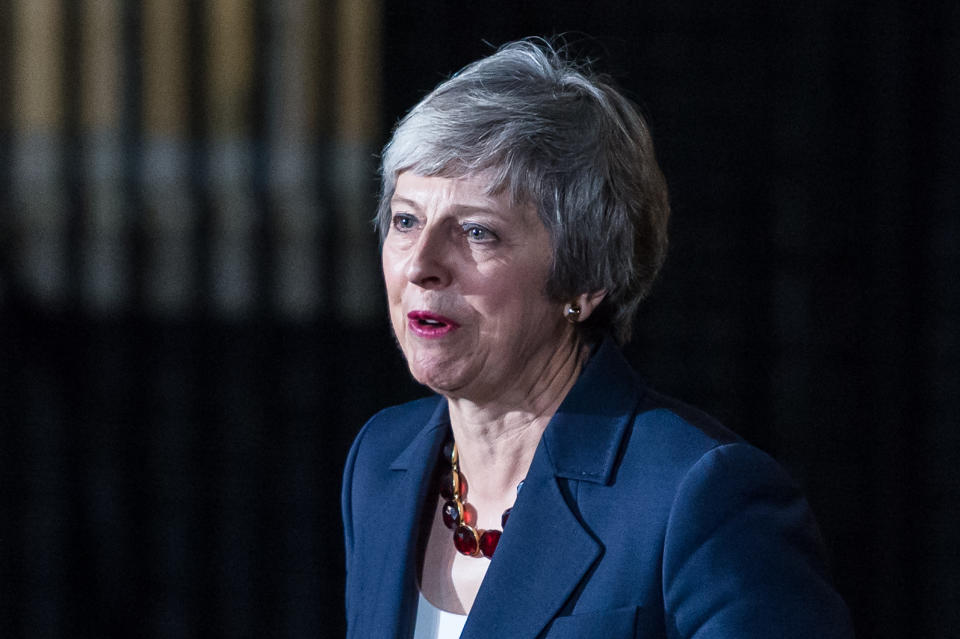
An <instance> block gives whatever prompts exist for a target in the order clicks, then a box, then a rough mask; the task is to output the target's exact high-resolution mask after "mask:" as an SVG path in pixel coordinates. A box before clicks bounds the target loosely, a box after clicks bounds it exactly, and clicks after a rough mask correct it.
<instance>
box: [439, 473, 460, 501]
mask: <svg viewBox="0 0 960 639" xmlns="http://www.w3.org/2000/svg"><path fill="white" fill-rule="evenodd" d="M459 479H460V474H459V473H458V472H457V471H455V470H451V471H450V472H449V473H446V474H444V476H443V477H441V478H440V496H441V497H443V498H444V499H453V496H454V495H455V494H456V493H457V492H458V491H459V489H460V487H459V486H458V485H457V484H458V480H459ZM461 495H462V493H461Z"/></svg>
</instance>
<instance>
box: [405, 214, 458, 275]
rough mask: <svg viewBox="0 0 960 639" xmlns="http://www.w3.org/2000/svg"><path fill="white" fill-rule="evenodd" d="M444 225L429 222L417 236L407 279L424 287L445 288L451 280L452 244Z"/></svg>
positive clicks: (409, 261)
mask: <svg viewBox="0 0 960 639" xmlns="http://www.w3.org/2000/svg"><path fill="white" fill-rule="evenodd" d="M448 244H449V243H448V242H447V241H445V236H444V228H443V226H442V225H441V226H433V225H430V224H428V225H427V226H426V227H425V228H424V229H423V230H422V231H421V232H420V236H419V237H418V238H417V242H416V244H414V246H413V247H412V249H411V251H410V259H409V260H408V261H407V269H406V276H407V279H408V280H409V281H410V282H412V283H413V284H416V285H417V286H420V287H422V288H429V289H437V288H444V287H446V286H448V285H449V284H450V281H451V273H452V271H451V265H450V263H449V260H450V248H451V247H450V246H449V245H448Z"/></svg>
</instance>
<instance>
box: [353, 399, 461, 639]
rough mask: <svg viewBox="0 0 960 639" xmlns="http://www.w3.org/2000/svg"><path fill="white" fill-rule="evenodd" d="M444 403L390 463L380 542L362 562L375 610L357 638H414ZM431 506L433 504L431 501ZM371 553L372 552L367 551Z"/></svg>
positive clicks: (442, 432) (443, 427) (444, 421)
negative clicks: (421, 550) (422, 539)
mask: <svg viewBox="0 0 960 639" xmlns="http://www.w3.org/2000/svg"><path fill="white" fill-rule="evenodd" d="M446 404H447V403H446V402H445V401H440V402H439V404H438V406H437V409H436V410H435V411H434V414H433V417H432V418H431V419H430V421H429V422H428V424H427V426H426V427H425V428H424V429H423V430H422V431H420V434H419V435H417V437H416V438H415V439H414V440H413V441H412V442H411V443H410V445H409V446H408V447H407V448H406V449H405V450H404V451H403V452H402V453H401V454H400V455H399V456H398V457H397V458H396V459H395V460H394V461H393V463H392V464H391V465H390V470H389V474H388V475H387V477H388V479H387V482H386V484H385V485H384V486H383V487H382V492H383V502H382V503H383V505H384V512H383V519H382V520H381V521H378V522H371V523H370V525H372V526H381V527H382V528H383V534H382V538H381V541H382V543H381V544H380V545H379V547H377V548H376V549H375V551H374V552H370V553H369V555H368V556H367V557H365V558H364V568H363V571H364V574H365V575H367V579H366V583H368V584H376V588H377V593H376V596H375V598H374V599H373V601H374V602H375V608H374V609H373V610H371V613H372V614H370V615H367V616H365V618H364V619H362V620H361V622H360V624H358V625H359V626H361V627H358V629H357V632H354V633H353V634H354V636H357V637H394V638H396V639H407V638H409V637H412V636H413V625H414V620H415V617H416V609H417V543H418V536H419V533H420V523H421V521H422V519H423V507H424V504H425V503H426V502H427V501H428V499H427V493H428V492H429V491H430V490H431V489H432V483H431V481H430V479H431V474H432V472H433V469H434V467H435V466H436V463H437V460H438V459H439V457H440V447H441V446H442V444H443V440H444V438H445V435H446V429H447V424H448V418H447V408H446ZM431 503H432V502H431ZM369 550H370V549H368V552H369Z"/></svg>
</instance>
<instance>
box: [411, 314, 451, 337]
mask: <svg viewBox="0 0 960 639" xmlns="http://www.w3.org/2000/svg"><path fill="white" fill-rule="evenodd" d="M407 325H408V326H409V327H410V332H412V333H413V334H414V335H417V336H419V337H426V338H428V339H433V338H438V337H443V336H444V335H448V334H450V333H452V332H453V331H455V330H456V329H458V328H460V325H459V324H457V323H456V322H454V321H453V320H452V319H449V318H446V317H444V316H443V315H437V314H436V313H430V312H429V311H410V312H409V313H407Z"/></svg>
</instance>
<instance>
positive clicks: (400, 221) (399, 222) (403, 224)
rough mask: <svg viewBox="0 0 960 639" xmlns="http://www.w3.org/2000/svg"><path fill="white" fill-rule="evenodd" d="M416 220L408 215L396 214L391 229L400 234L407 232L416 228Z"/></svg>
mask: <svg viewBox="0 0 960 639" xmlns="http://www.w3.org/2000/svg"><path fill="white" fill-rule="evenodd" d="M416 225H417V218H415V217H413V216H412V215H410V214H409V213H396V214H394V216H393V228H395V229H397V230H398V231H400V232H401V233H402V232H404V231H409V230H411V229H413V228H414V227H416Z"/></svg>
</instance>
